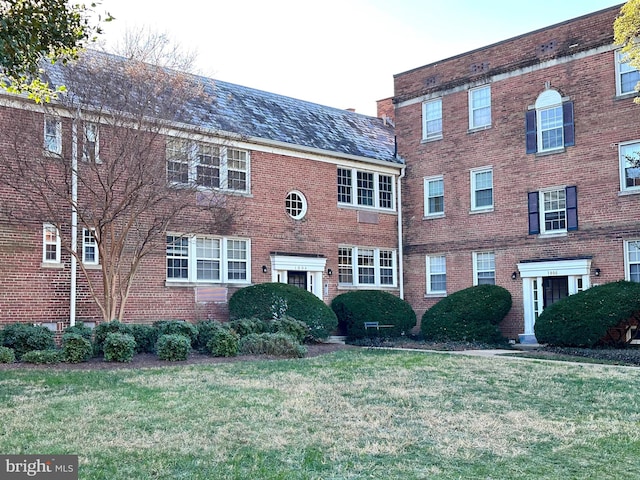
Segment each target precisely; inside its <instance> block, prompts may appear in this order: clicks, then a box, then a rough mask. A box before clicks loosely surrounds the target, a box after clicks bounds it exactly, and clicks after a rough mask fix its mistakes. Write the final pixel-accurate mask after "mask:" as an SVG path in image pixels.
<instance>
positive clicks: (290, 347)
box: [238, 333, 307, 357]
mask: <svg viewBox="0 0 640 480" xmlns="http://www.w3.org/2000/svg"><path fill="white" fill-rule="evenodd" d="M238 347H239V351H240V353H241V354H242V355H274V356H278V357H304V356H305V355H306V354H307V348H306V347H305V346H304V345H300V343H298V342H297V341H296V339H295V338H293V337H291V336H289V335H286V334H284V333H252V334H250V335H247V336H246V337H242V338H241V339H240V342H239V345H238Z"/></svg>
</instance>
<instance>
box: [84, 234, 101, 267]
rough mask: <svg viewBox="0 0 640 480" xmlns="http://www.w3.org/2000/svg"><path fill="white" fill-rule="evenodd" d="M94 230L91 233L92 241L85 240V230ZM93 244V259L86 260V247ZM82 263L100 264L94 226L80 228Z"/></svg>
mask: <svg viewBox="0 0 640 480" xmlns="http://www.w3.org/2000/svg"><path fill="white" fill-rule="evenodd" d="M89 231H91V232H94V234H93V243H88V242H86V239H87V232H89ZM89 246H93V248H94V249H95V259H94V260H92V261H87V256H86V253H87V247H89ZM82 263H84V264H85V265H99V264H100V256H99V254H98V243H97V241H96V239H95V228H83V229H82Z"/></svg>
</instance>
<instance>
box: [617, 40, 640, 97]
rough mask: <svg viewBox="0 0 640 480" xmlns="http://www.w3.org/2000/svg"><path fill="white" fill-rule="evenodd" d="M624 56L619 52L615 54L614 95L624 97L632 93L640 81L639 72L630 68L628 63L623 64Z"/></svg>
mask: <svg viewBox="0 0 640 480" xmlns="http://www.w3.org/2000/svg"><path fill="white" fill-rule="evenodd" d="M624 60H625V55H624V54H623V53H621V52H620V51H617V52H616V94H617V95H625V94H627V93H634V92H635V91H636V85H637V84H638V82H639V81H640V72H639V71H638V70H637V69H636V68H635V67H632V66H631V65H630V64H629V62H625V61H624Z"/></svg>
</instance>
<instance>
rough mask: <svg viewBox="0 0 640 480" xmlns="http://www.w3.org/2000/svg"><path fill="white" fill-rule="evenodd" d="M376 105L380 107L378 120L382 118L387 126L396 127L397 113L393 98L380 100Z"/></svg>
mask: <svg viewBox="0 0 640 480" xmlns="http://www.w3.org/2000/svg"><path fill="white" fill-rule="evenodd" d="M376 104H377V106H378V118H382V119H383V120H384V122H385V124H386V123H389V124H391V125H392V126H393V125H395V123H396V113H395V107H394V106H393V97H389V98H384V99H382V100H378V101H377V102H376Z"/></svg>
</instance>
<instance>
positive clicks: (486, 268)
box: [473, 252, 496, 285]
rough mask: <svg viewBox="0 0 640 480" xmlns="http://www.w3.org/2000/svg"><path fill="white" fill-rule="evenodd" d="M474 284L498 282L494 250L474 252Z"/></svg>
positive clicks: (493, 283)
mask: <svg viewBox="0 0 640 480" xmlns="http://www.w3.org/2000/svg"><path fill="white" fill-rule="evenodd" d="M473 273H474V275H473V284H474V285H495V284H496V257H495V254H494V253H493V252H474V253H473Z"/></svg>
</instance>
